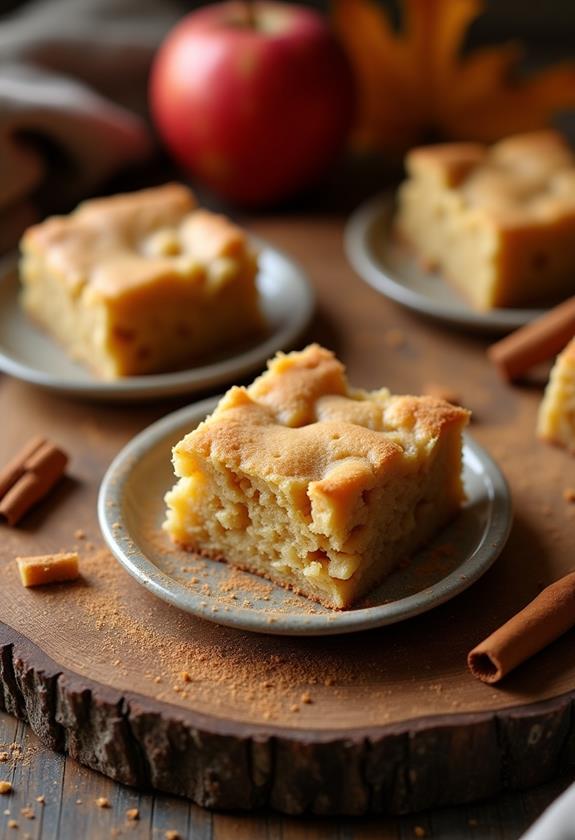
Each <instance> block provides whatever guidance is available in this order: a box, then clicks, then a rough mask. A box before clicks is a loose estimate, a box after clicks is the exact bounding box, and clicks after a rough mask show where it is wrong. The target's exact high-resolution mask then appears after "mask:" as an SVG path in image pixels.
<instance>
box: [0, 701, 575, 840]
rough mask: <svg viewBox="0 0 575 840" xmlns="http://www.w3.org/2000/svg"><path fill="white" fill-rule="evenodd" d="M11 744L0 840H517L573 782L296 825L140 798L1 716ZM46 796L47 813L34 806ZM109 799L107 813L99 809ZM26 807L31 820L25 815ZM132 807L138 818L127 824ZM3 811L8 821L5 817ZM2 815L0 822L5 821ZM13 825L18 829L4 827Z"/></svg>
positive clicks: (0, 726) (2, 771)
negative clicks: (421, 835) (15, 756)
mask: <svg viewBox="0 0 575 840" xmlns="http://www.w3.org/2000/svg"><path fill="white" fill-rule="evenodd" d="M12 743H16V744H19V745H20V746H21V749H22V758H21V759H20V760H18V761H17V762H15V764H14V765H13V766H7V765H4V766H2V765H0V778H1V779H10V780H11V781H12V783H13V785H14V793H13V794H11V795H10V796H2V797H0V809H1V810H0V840H22V838H24V837H26V836H28V837H29V838H30V840H104V838H108V837H110V838H111V837H128V838H134V840H144V838H146V840H147V838H150V840H164V838H165V832H166V831H169V830H173V831H178V832H179V834H180V835H181V837H182V838H183V840H184V839H185V840H188V838H189V840H411V839H412V838H415V837H417V834H416V827H417V826H419V827H421V828H422V829H423V830H424V831H425V832H426V834H425V836H426V837H431V838H432V837H436V838H441V840H464V839H465V838H470V840H471V838H472V840H517V838H519V837H520V836H521V835H522V834H523V832H524V831H525V830H526V829H527V828H528V827H529V825H531V823H532V822H533V821H534V820H535V819H536V818H537V817H538V816H539V814H540V813H541V812H542V811H543V809H544V808H546V807H547V805H549V803H550V802H552V801H553V799H555V797H556V796H559V794H560V793H561V792H562V791H563V790H564V789H565V787H566V786H567V785H568V784H569V782H570V781H572V780H574V779H575V774H573V775H572V777H569V776H565V777H563V778H561V779H557V780H555V781H553V782H549V783H547V784H546V785H542V786H540V787H538V788H535V789H533V790H531V791H526V792H523V793H514V794H507V795H505V796H501V797H499V798H497V799H495V800H492V801H490V802H486V803H480V804H475V805H467V806H460V807H454V808H442V809H439V810H436V811H431V812H423V813H421V814H417V815H414V816H409V817H377V818H369V819H355V820H354V819H294V818H289V817H282V816H278V815H277V814H271V815H270V814H268V815H262V816H251V815H243V814H215V813H211V812H210V811H207V810H204V809H203V808H199V807H197V806H196V805H193V804H191V803H190V802H188V801H186V800H184V799H177V798H175V797H169V796H161V795H155V796H154V795H151V794H146V793H140V792H138V791H137V790H133V789H132V788H128V787H125V786H124V785H118V784H116V783H115V782H112V781H110V779H107V778H105V777H104V776H101V775H100V774H99V773H94V772H93V771H91V770H87V769H86V768H85V767H82V766H81V765H80V764H78V763H77V762H75V761H73V760H72V759H71V758H66V757H65V756H63V755H59V754H57V753H54V752H52V751H51V750H48V749H46V748H45V747H43V746H42V744H41V743H40V741H39V740H38V739H37V738H36V736H35V735H34V734H33V733H32V732H31V731H30V729H29V727H27V726H26V725H25V724H23V723H21V722H17V721H15V720H14V719H13V718H11V717H8V715H5V714H0V745H6V744H12ZM37 796H44V797H45V799H46V803H45V805H41V804H39V803H38V802H36V797H37ZM101 796H103V797H106V798H108V799H109V801H110V804H111V808H109V809H102V808H99V807H98V806H97V805H96V799H97V798H98V797H101ZM27 806H31V807H32V809H33V811H34V813H35V815H36V817H35V819H34V820H30V819H27V818H26V817H24V816H22V814H21V809H22V808H26V807H27ZM130 808H137V809H138V810H139V814H140V819H139V820H138V821H137V822H131V821H128V820H127V819H126V811H127V810H128V809H130ZM6 810H9V811H10V814H6V813H5V811H6ZM3 812H4V813H3ZM10 819H15V820H16V821H17V822H18V826H19V827H18V830H15V829H12V828H9V827H8V821H9V820H10Z"/></svg>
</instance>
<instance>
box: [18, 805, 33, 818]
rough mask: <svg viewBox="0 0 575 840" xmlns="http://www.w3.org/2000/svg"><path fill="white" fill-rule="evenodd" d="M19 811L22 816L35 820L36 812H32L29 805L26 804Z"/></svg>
mask: <svg viewBox="0 0 575 840" xmlns="http://www.w3.org/2000/svg"><path fill="white" fill-rule="evenodd" d="M20 813H21V814H22V816H23V817H26V819H27V820H35V819H36V814H35V813H34V811H33V810H32V808H30V806H29V805H27V806H26V807H25V808H21V809H20Z"/></svg>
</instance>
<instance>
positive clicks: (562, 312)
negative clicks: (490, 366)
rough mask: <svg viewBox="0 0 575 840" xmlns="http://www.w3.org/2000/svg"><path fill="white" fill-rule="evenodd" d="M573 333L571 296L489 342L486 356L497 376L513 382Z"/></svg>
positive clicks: (573, 302) (560, 347)
mask: <svg viewBox="0 0 575 840" xmlns="http://www.w3.org/2000/svg"><path fill="white" fill-rule="evenodd" d="M573 336H575V297H572V298H569V300H566V301H564V302H563V303H560V304H559V306H555V307H554V308H553V309H551V310H550V311H549V312H547V313H545V315H542V316H541V317H540V318H536V319H535V320H534V321H532V322H531V323H530V324H527V325H526V326H525V327H521V328H520V329H518V330H515V332H512V333H510V334H509V335H508V336H506V337H505V338H502V339H501V341H498V342H496V343H495V344H492V345H491V347H490V348H489V349H488V351H487V355H488V356H489V358H490V359H491V361H492V362H493V363H494V364H495V365H496V366H497V368H498V369H499V372H500V373H501V375H502V376H503V377H504V378H505V379H507V380H509V381H513V380H514V379H517V378H518V377H520V376H522V375H523V374H524V373H526V372H527V371H528V370H530V369H531V368H532V367H534V366H535V365H538V364H539V363H540V362H545V361H547V359H551V358H552V357H553V356H556V355H557V353H560V352H561V350H563V348H564V347H565V345H566V344H567V343H568V342H569V341H570V340H571V339H572V338H573Z"/></svg>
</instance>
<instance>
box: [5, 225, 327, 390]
mask: <svg viewBox="0 0 575 840" xmlns="http://www.w3.org/2000/svg"><path fill="white" fill-rule="evenodd" d="M252 242H253V244H254V245H255V246H256V247H257V248H258V249H259V250H260V265H261V270H260V274H259V277H258V286H259V290H260V293H261V300H262V307H263V311H264V316H265V320H266V323H267V325H268V331H267V334H266V336H265V337H264V338H262V339H261V340H260V341H258V342H257V343H255V344H252V345H250V346H247V347H245V348H244V349H242V350H240V351H236V352H235V354H234V355H226V356H222V357H219V358H217V359H215V360H214V361H213V362H211V363H210V364H203V365H200V366H198V367H191V368H189V369H187V370H178V371H174V372H172V373H161V374H154V375H151V376H130V377H123V378H122V379H117V380H113V381H105V380H102V379H98V378H97V377H95V376H94V375H93V374H92V373H90V371H89V370H87V369H85V368H84V367H82V366H81V365H79V364H76V363H75V362H73V361H72V360H71V359H70V358H69V357H68V356H67V354H66V353H65V352H64V350H63V349H62V348H61V347H60V346H59V345H58V344H57V343H56V342H55V341H53V340H52V339H51V338H50V337H49V336H48V335H46V334H45V333H43V332H42V331H41V330H40V329H38V328H37V327H36V326H34V324H33V323H32V322H31V321H30V320H29V319H28V318H27V317H26V315H25V314H24V313H23V311H22V309H21V308H20V305H19V302H18V292H19V289H18V278H17V274H16V269H15V259H12V260H11V261H10V262H8V261H4V264H3V266H2V269H3V270H1V269H0V370H3V371H4V372H5V373H8V374H10V375H11V376H15V377H17V378H18V379H23V380H25V381H26V382H32V383H34V384H35V385H40V386H42V387H44V388H51V389H53V390H56V391H60V392H61V393H64V394H71V395H74V396H80V397H86V398H89V399H97V400H104V401H109V402H112V401H127V400H142V399H144V400H145V399H150V398H156V397H168V396H173V395H176V394H185V393H191V392H194V391H200V390H202V389H204V390H205V389H207V388H213V387H215V386H218V385H222V384H224V383H229V382H234V381H237V380H238V379H241V377H243V376H245V375H246V374H248V373H251V372H252V371H254V370H257V369H259V368H261V367H263V365H264V362H265V361H266V360H267V359H268V358H269V357H270V356H273V355H274V353H276V352H277V351H278V350H283V349H286V348H288V347H290V346H292V345H293V344H294V343H295V342H296V341H297V339H298V338H299V337H300V335H301V334H302V333H303V331H304V330H305V328H306V326H307V325H308V323H309V321H310V319H311V316H312V314H313V308H314V295H313V292H312V289H311V286H310V284H309V281H308V279H307V277H306V275H305V273H304V271H303V270H302V269H301V268H300V267H299V266H298V265H296V264H295V263H294V262H293V261H292V260H291V259H289V257H287V256H286V255H285V254H283V253H282V252H280V251H278V250H276V249H275V248H273V247H271V246H270V245H268V244H266V243H265V242H262V241H261V240H260V239H258V238H256V237H252Z"/></svg>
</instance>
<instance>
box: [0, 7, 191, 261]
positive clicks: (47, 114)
mask: <svg viewBox="0 0 575 840" xmlns="http://www.w3.org/2000/svg"><path fill="white" fill-rule="evenodd" d="M181 11H182V10H181V9H180V8H179V7H178V5H177V3H175V2H170V0H35V2H31V3H27V4H26V5H24V6H23V7H22V8H20V9H18V10H16V11H14V12H12V13H11V14H9V15H5V16H4V17H0V252H2V251H4V250H6V249H7V248H9V247H12V246H13V245H14V244H15V243H16V241H17V239H18V237H19V235H20V233H21V232H22V230H23V229H24V228H25V227H26V226H27V225H29V224H30V223H32V222H33V221H35V219H36V213H37V209H36V208H37V198H38V196H39V195H41V194H44V195H45V193H46V191H48V190H49V191H53V192H54V194H55V196H57V201H56V202H55V204H57V205H60V206H64V205H65V204H68V203H70V202H75V201H78V200H79V199H81V198H82V197H84V196H85V195H86V194H87V193H89V192H90V191H91V190H93V189H94V188H95V187H96V186H97V185H98V184H100V183H102V182H103V181H105V179H106V178H108V177H109V176H111V175H112V174H113V173H114V172H116V171H117V170H119V169H121V168H122V167H124V166H126V165H128V164H131V163H138V162H141V161H143V160H145V159H146V158H147V157H148V156H149V155H150V154H151V152H152V149H153V142H152V138H151V133H150V131H149V128H148V126H147V124H146V121H145V118H144V115H145V112H146V87H147V75H148V70H149V66H150V62H151V59H152V56H153V54H154V51H155V49H156V47H157V45H158V44H159V42H160V41H161V40H162V38H163V36H164V35H165V33H166V32H167V31H168V29H169V28H170V27H171V26H172V25H173V24H174V23H175V21H176V20H177V19H178V17H179V16H180V15H181Z"/></svg>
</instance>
